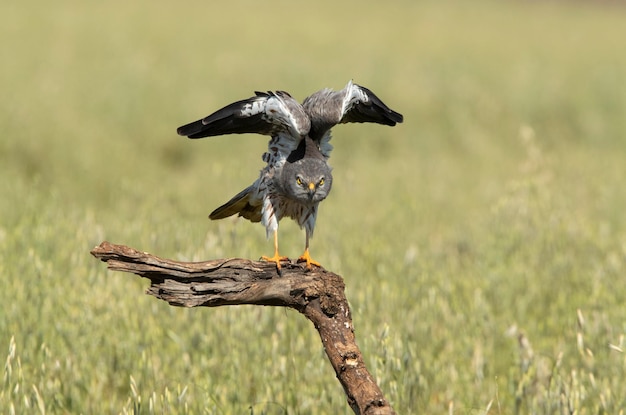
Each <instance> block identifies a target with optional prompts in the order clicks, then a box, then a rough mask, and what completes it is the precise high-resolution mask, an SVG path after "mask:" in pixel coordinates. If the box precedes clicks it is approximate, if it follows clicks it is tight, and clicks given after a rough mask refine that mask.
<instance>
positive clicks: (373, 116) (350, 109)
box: [339, 81, 404, 126]
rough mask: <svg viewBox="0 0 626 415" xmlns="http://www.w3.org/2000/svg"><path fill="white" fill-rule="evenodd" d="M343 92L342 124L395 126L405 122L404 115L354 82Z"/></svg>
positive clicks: (349, 83)
mask: <svg viewBox="0 0 626 415" xmlns="http://www.w3.org/2000/svg"><path fill="white" fill-rule="evenodd" d="M340 92H343V101H342V117H341V121H339V122H340V123H349V122H373V123H376V124H383V125H389V126H394V125H396V123H401V122H402V121H403V120H404V117H403V116H402V114H400V113H398V112H395V111H394V110H392V109H391V108H389V107H388V106H387V105H385V103H384V102H383V101H382V100H381V99H380V98H378V97H377V96H376V95H375V94H374V93H373V92H372V91H370V90H369V89H367V88H365V87H364V86H360V85H356V84H353V83H352V81H350V82H348V85H346V87H345V88H344V89H343V90H342V91H340Z"/></svg>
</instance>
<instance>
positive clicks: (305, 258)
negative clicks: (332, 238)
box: [298, 231, 322, 269]
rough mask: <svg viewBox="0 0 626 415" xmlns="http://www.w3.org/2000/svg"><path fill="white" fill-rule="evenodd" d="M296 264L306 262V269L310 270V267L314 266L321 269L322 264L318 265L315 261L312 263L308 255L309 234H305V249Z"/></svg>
mask: <svg viewBox="0 0 626 415" xmlns="http://www.w3.org/2000/svg"><path fill="white" fill-rule="evenodd" d="M298 262H306V267H307V268H308V269H311V265H315V266H316V267H321V266H322V264H320V263H319V262H317V261H314V260H313V258H311V254H310V253H309V232H308V231H307V232H306V247H305V248H304V253H303V254H302V255H300V258H298Z"/></svg>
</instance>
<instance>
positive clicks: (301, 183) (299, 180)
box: [296, 176, 304, 186]
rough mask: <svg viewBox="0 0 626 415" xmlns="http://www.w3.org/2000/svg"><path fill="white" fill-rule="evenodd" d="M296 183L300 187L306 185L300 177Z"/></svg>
mask: <svg viewBox="0 0 626 415" xmlns="http://www.w3.org/2000/svg"><path fill="white" fill-rule="evenodd" d="M296 183H297V184H298V186H302V185H303V184H304V182H303V181H302V179H301V178H300V176H298V177H296Z"/></svg>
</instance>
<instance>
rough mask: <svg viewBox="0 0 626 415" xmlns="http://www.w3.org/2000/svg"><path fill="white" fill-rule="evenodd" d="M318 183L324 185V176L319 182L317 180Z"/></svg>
mask: <svg viewBox="0 0 626 415" xmlns="http://www.w3.org/2000/svg"><path fill="white" fill-rule="evenodd" d="M317 185H318V186H323V185H324V178H323V177H322V178H321V179H320V181H319V182H317Z"/></svg>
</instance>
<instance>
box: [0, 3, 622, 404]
mask: <svg viewBox="0 0 626 415" xmlns="http://www.w3.org/2000/svg"><path fill="white" fill-rule="evenodd" d="M223 3H227V2H221V3H220V4H211V3H210V2H202V1H188V2H148V1H136V2H125V1H116V0H114V1H109V2H96V3H94V2H80V1H76V0H61V1H60V2H56V3H55V4H54V5H52V4H48V3H44V2H41V1H36V0H32V1H30V0H28V1H20V2H17V1H13V2H8V1H5V2H2V3H1V4H0V46H1V47H0V62H1V63H0V91H2V99H1V100H0V105H1V106H2V108H1V111H0V135H1V138H0V283H1V287H2V288H1V289H0V356H2V357H4V356H5V355H6V362H5V364H4V366H3V369H0V370H3V377H2V383H1V384H0V413H3V414H4V413H6V414H44V413H46V414H119V413H121V414H131V413H132V414H153V413H154V414H272V415H274V414H350V413H351V411H350V409H349V407H348V405H347V404H346V400H345V396H344V395H343V391H342V389H341V387H340V385H339V383H338V382H337V380H336V379H335V377H334V373H333V371H332V368H331V367H330V364H329V363H328V362H327V360H326V357H325V354H324V352H323V350H322V347H321V343H320V341H319V339H318V337H317V332H316V331H315V330H314V328H313V327H312V325H311V324H310V323H309V322H308V321H306V320H305V319H304V318H303V317H302V316H300V315H298V314H297V313H296V312H293V311H286V310H283V309H273V308H269V307H265V308H260V307H253V306H241V307H221V308H217V309H206V308H204V309H178V308H173V307H170V306H168V305H167V304H166V303H164V302H160V301H157V300H155V299H154V298H152V297H148V296H146V295H144V291H145V288H146V286H147V283H146V281H142V280H140V279H139V278H138V277H135V276H133V275H129V274H122V273H112V272H108V271H107V270H106V267H105V265H104V264H102V263H100V262H99V261H97V260H96V259H94V258H93V257H91V256H90V255H89V251H90V250H91V248H93V246H95V245H97V244H99V243H100V242H101V241H103V240H109V241H111V242H114V243H121V244H126V245H130V246H133V247H135V248H138V249H142V250H145V251H149V252H151V253H154V254H156V255H159V256H162V257H169V258H174V259H179V260H205V259H213V258H221V257H230V256H236V257H245V258H253V259H256V258H258V257H260V256H261V255H264V254H270V253H271V251H272V246H271V242H268V241H266V240H265V231H264V229H263V228H262V227H261V226H260V225H258V224H250V223H249V222H245V221H237V220H224V221H220V222H211V221H209V220H208V219H207V215H208V213H209V212H210V211H211V210H212V209H213V208H215V207H216V206H218V205H219V204H220V203H222V202H225V201H226V200H227V199H228V198H230V197H231V196H232V195H233V194H234V193H235V192H238V191H239V190H241V189H242V188H243V187H244V186H247V185H248V184H250V183H251V181H252V180H254V179H255V178H256V176H257V174H258V170H259V169H260V168H261V167H262V162H261V160H260V154H261V153H262V152H263V151H264V149H265V147H266V143H267V140H266V139H265V138H263V137H260V138H259V137H256V136H232V137H221V138H214V139H205V140H197V141H191V140H187V139H184V138H182V137H179V136H177V135H176V133H175V129H176V127H178V126H179V125H181V124H183V123H186V122H189V121H192V120H194V119H197V118H199V117H201V116H204V115H207V114H208V113H209V112H211V111H213V110H215V109H217V108H219V107H220V106H222V105H224V104H226V103H229V102H232V101H234V100H237V99H242V98H245V97H248V96H250V94H251V93H252V92H253V91H254V90H267V89H285V90H288V91H290V92H291V93H292V94H293V95H294V96H295V97H297V98H299V99H302V98H304V97H305V96H306V95H307V94H309V93H311V92H313V91H315V90H317V89H320V88H322V87H333V88H335V89H338V88H341V87H343V86H344V85H345V83H346V82H347V81H348V80H349V79H354V80H355V82H357V83H360V84H363V85H365V86H367V87H369V88H371V89H372V90H373V91H375V92H376V93H377V94H378V95H379V96H380V97H381V98H382V99H383V100H384V101H385V102H386V103H388V104H389V105H390V106H391V107H392V108H394V109H396V110H398V111H400V112H402V113H403V114H404V116H405V123H404V124H402V125H399V126H398V127H396V128H385V127H382V126H372V125H349V126H339V127H337V128H336V129H335V130H334V136H335V139H334V140H333V144H334V146H335V151H334V153H333V156H332V157H331V160H330V161H331V164H332V165H333V166H334V177H335V182H334V185H333V188H334V190H333V192H332V194H331V195H330V197H329V199H327V200H326V201H325V202H324V203H323V204H322V207H321V210H320V215H319V217H318V224H317V228H316V234H315V238H314V239H313V240H312V245H311V250H312V254H313V256H314V257H315V258H316V259H317V260H319V261H320V262H321V263H322V264H324V266H325V267H326V268H328V269H330V270H332V271H334V272H337V273H339V274H340V275H342V276H343V277H344V278H345V281H346V286H347V296H348V299H349V300H350V302H351V307H352V310H353V318H354V324H355V327H356V334H357V340H358V343H359V346H360V347H361V349H362V351H363V353H364V356H365V359H366V363H367V365H368V367H369V369H370V370H371V371H372V373H373V374H374V376H375V377H376V378H377V380H378V381H379V384H380V386H381V388H382V389H383V391H384V393H385V395H386V397H387V398H388V399H389V400H390V401H391V403H392V405H393V407H394V408H395V409H396V411H397V412H398V414H417V413H422V414H424V413H426V414H436V413H439V414H486V413H488V414H527V413H528V414H623V413H624V408H626V354H625V353H624V349H625V348H626V344H625V343H624V336H625V334H626V307H625V306H624V304H625V302H626V284H625V277H626V261H625V260H626V216H625V215H624V210H625V209H626V192H625V191H624V184H623V180H624V177H625V176H624V172H625V171H626V168H625V167H624V166H625V165H626V88H625V87H624V85H626V54H625V53H624V39H626V24H624V23H625V22H626V9H625V8H623V7H620V6H618V5H617V4H612V3H607V4H602V3H593V4H592V2H573V3H570V2H550V3H549V4H543V3H542V2H469V1H453V2H435V1H427V2H411V1H398V2H394V3H384V2H373V1H370V2H356V1H348V2H336V1H335V2H330V1H325V0H324V1H321V2H318V3H315V6H313V5H311V4H306V5H305V4H299V3H297V2H288V1H270V2H257V3H248V2H230V3H228V4H227V5H225V4H223ZM587 3H589V4H587ZM280 240H281V247H282V253H283V254H286V255H289V256H291V257H295V256H297V255H299V254H300V253H301V251H302V248H303V244H304V233H303V232H302V231H300V230H299V229H298V228H297V226H295V225H294V224H293V223H289V222H286V221H285V222H283V223H282V224H281V232H280Z"/></svg>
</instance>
